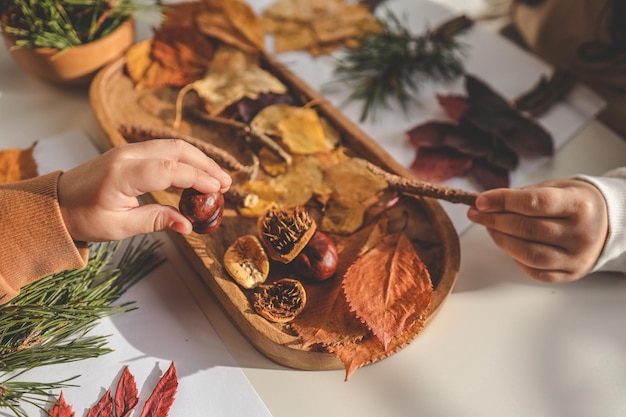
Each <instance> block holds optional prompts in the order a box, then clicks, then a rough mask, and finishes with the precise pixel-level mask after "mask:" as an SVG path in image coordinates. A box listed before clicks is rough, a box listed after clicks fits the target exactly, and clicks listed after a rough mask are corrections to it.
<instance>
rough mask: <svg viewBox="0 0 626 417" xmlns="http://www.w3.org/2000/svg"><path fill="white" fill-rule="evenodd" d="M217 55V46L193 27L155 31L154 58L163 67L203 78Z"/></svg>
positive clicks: (176, 27) (175, 27)
mask: <svg viewBox="0 0 626 417" xmlns="http://www.w3.org/2000/svg"><path fill="white" fill-rule="evenodd" d="M214 54H215V46H214V45H213V43H212V42H211V41H210V40H209V39H207V38H206V37H204V36H203V35H202V34H201V33H199V32H198V31H197V30H195V29H194V28H193V27H183V26H172V27H162V28H158V29H156V30H155V31H154V41H153V44H152V56H153V57H154V59H156V60H157V61H159V62H160V63H161V65H163V66H165V67H168V68H174V69H178V70H181V71H184V72H191V73H197V76H198V78H199V77H202V76H203V75H204V73H205V72H206V70H207V67H208V66H209V63H210V62H211V58H212V57H213V55H214Z"/></svg>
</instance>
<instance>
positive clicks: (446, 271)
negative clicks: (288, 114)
mask: <svg viewBox="0 0 626 417" xmlns="http://www.w3.org/2000/svg"><path fill="white" fill-rule="evenodd" d="M124 64H125V63H124V60H123V59H121V60H119V61H117V62H114V63H112V64H110V65H109V66H107V67H106V68H104V69H103V70H102V71H100V72H99V73H98V75H97V76H96V78H95V79H94V81H93V83H92V85H91V88H90V100H91V105H92V108H93V111H94V113H95V116H96V119H97V121H98V124H99V126H100V127H101V129H102V136H103V140H104V141H105V142H106V143H108V144H109V145H110V146H119V145H122V144H124V143H126V140H125V138H124V136H122V135H121V134H120V132H119V127H120V126H121V125H142V126H150V127H153V128H168V129H172V125H173V122H174V119H175V101H176V97H177V94H178V90H176V89H153V90H150V89H147V90H136V89H134V87H133V84H132V82H131V80H130V79H129V78H128V77H127V76H126V75H125V74H124ZM262 65H263V66H264V67H265V68H266V69H268V70H269V71H270V72H272V73H273V74H274V75H275V76H276V77H277V78H279V79H280V80H281V81H282V82H283V83H284V84H285V85H286V86H287V87H288V88H289V89H290V92H291V93H292V95H295V96H297V97H298V98H299V99H300V100H301V101H302V102H303V103H308V102H311V101H314V102H315V103H316V109H317V110H318V112H319V114H320V115H321V116H323V117H325V118H327V119H328V120H329V121H330V122H331V124H332V125H333V126H334V127H335V128H336V129H337V130H338V132H339V133H340V135H341V138H342V143H343V145H345V146H346V147H347V148H348V149H349V150H350V151H351V153H353V154H354V155H355V156H358V157H361V158H364V159H367V160H369V161H371V162H374V163H376V164H378V165H379V166H381V167H383V168H385V169H387V170H389V171H391V172H394V173H397V174H400V175H405V176H411V174H410V173H409V172H408V171H407V170H406V169H405V168H403V167H402V166H400V165H399V164H398V163H397V162H395V161H394V160H393V159H392V158H391V157H390V156H389V155H388V154H387V153H386V152H385V151H384V150H383V149H382V148H381V147H380V146H378V145H377V144H376V143H375V142H374V141H373V140H372V139H370V138H369V137H367V136H366V135H365V134H364V133H363V132H362V131H361V130H360V129H359V128H358V127H357V126H355V125H354V124H353V123H351V122H350V121H349V120H348V119H347V118H346V117H345V116H343V115H342V114H341V112H340V111H339V110H338V109H337V108H335V107H334V106H332V105H331V104H330V103H328V102H327V101H326V100H325V99H324V98H323V97H322V96H321V95H320V94H319V93H318V92H316V91H314V90H312V89H311V88H310V87H309V86H307V85H306V84H305V83H303V82H302V81H301V80H300V79H299V78H298V77H297V76H296V75H295V74H293V73H291V72H290V71H288V70H287V69H286V68H285V67H284V66H282V65H281V64H280V63H278V62H277V61H275V60H274V59H273V58H271V57H269V56H266V57H264V58H263V63H262ZM178 131H179V132H180V133H181V135H192V136H194V137H196V138H201V139H203V140H205V141H207V142H210V143H212V144H215V145H217V146H219V147H222V148H224V149H226V150H228V151H229V152H230V153H231V154H233V155H234V156H236V157H237V158H238V159H239V160H240V161H241V162H242V163H249V161H250V155H249V151H247V147H246V145H245V143H244V141H242V140H238V139H236V138H235V137H234V135H233V132H232V131H230V132H229V131H226V130H224V129H220V128H216V127H214V126H208V125H207V124H206V123H203V122H201V121H199V120H198V119H194V118H191V117H185V118H184V119H183V123H182V125H181V126H180V127H179V129H178ZM150 197H151V198H152V199H153V200H154V201H156V202H159V203H162V204H168V205H172V206H175V207H177V206H178V200H179V197H180V191H179V190H173V189H172V190H167V191H163V192H155V193H152V194H151V196H150ZM397 210H398V213H399V215H402V216H405V217H406V215H407V214H406V213H409V214H408V217H409V218H408V222H407V224H408V225H409V226H408V227H407V229H408V230H409V232H407V236H408V237H409V239H410V240H411V241H412V242H413V244H414V246H415V249H416V251H417V253H418V254H419V256H420V257H421V258H422V260H423V261H424V263H425V264H426V266H427V267H428V270H429V272H430V275H431V279H432V281H433V285H434V288H435V292H434V298H433V301H432V303H431V309H430V311H429V313H428V318H427V320H426V324H427V325H428V324H430V323H431V322H432V321H433V318H434V317H435V315H436V313H437V312H438V311H439V310H440V308H441V307H442V305H443V304H444V301H445V300H446V298H447V297H448V295H449V293H450V291H451V290H452V288H453V286H454V283H455V281H456V278H457V274H458V269H459V264H460V254H459V240H458V235H457V233H456V231H455V229H454V227H453V226H452V223H451V222H450V219H449V218H448V216H447V214H446V213H445V212H444V210H443V209H442V207H441V206H440V205H439V203H438V201H436V200H433V199H429V198H409V199H406V201H405V202H404V203H403V205H402V206H400V207H398V208H397ZM255 227H256V220H255V219H247V218H242V217H241V216H239V215H238V214H237V212H236V210H233V209H228V208H227V210H225V214H224V220H223V222H222V224H221V226H220V228H219V229H218V231H217V232H215V233H213V234H210V235H198V234H195V233H192V234H191V235H188V236H181V235H178V234H172V238H173V240H174V242H175V243H176V244H177V246H178V247H179V249H180V250H181V252H182V253H183V254H184V256H185V257H186V258H187V259H188V261H189V262H190V264H191V265H192V266H193V267H194V268H195V270H196V271H197V272H198V273H199V275H200V276H201V277H202V279H203V280H204V282H205V283H206V284H207V286H208V288H209V289H210V290H211V291H212V292H213V294H214V295H215V297H216V298H217V300H218V301H219V302H220V303H221V306H222V307H223V309H224V310H225V312H226V314H227V315H228V316H229V317H230V318H231V320H232V322H233V323H234V324H235V325H236V326H237V328H238V329H239V330H240V331H241V333H242V334H243V335H244V336H245V337H246V338H247V339H248V340H249V341H250V342H251V343H252V344H253V345H254V346H255V347H256V348H257V349H258V350H259V351H260V352H262V353H263V354H264V355H266V356H267V357H269V358H270V359H272V360H273V361H275V362H277V363H279V364H282V365H285V366H288V367H293V368H298V369H305V370H324V369H341V368H343V367H344V366H343V364H342V362H341V361H340V360H339V359H338V358H337V357H336V356H335V355H333V354H330V353H327V352H320V351H313V350H309V349H308V348H303V347H302V346H301V343H300V342H299V340H298V338H297V337H296V336H294V334H293V333H292V332H290V331H289V329H288V327H287V326H285V325H280V324H275V323H271V322H268V321H267V320H265V319H264V318H262V317H261V316H259V315H258V314H256V313H255V312H254V311H253V310H252V309H251V306H250V302H249V299H248V295H247V294H246V293H244V290H242V288H240V287H239V286H238V285H237V284H236V283H235V282H234V281H233V280H232V279H231V278H230V277H229V276H228V274H227V273H226V271H225V269H224V268H223V266H222V264H221V259H222V258H223V254H224V252H225V251H226V248H227V247H228V246H229V245H230V244H231V243H232V242H233V241H234V240H235V239H236V238H237V237H238V236H241V235H243V234H255V233H256V232H255ZM271 278H272V277H271V276H270V279H271ZM311 285H317V284H306V283H305V288H306V289H307V294H309V290H311V293H312V294H315V293H318V294H319V292H320V291H321V290H320V287H319V286H318V287H317V288H313V287H312V286H311ZM310 304H312V303H311V299H310V297H307V308H309V307H308V306H309V305H310Z"/></svg>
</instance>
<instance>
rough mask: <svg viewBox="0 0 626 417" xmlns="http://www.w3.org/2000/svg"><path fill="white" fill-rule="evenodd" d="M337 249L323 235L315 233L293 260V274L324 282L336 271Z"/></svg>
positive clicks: (337, 262)
mask: <svg viewBox="0 0 626 417" xmlns="http://www.w3.org/2000/svg"><path fill="white" fill-rule="evenodd" d="M338 264H339V256H338V255H337V247H336V246H335V244H334V243H333V241H332V240H331V239H330V238H329V237H328V236H327V235H325V234H324V233H322V232H320V231H317V232H315V234H314V235H313V237H312V238H311V240H309V243H308V244H307V245H306V246H305V247H304V249H302V251H301V252H300V254H298V256H296V259H294V260H293V267H294V269H295V272H296V273H297V274H298V275H299V276H301V277H303V278H306V279H309V280H312V281H324V280H327V279H328V278H330V277H332V276H333V274H334V273H335V271H336V270H337V265H338Z"/></svg>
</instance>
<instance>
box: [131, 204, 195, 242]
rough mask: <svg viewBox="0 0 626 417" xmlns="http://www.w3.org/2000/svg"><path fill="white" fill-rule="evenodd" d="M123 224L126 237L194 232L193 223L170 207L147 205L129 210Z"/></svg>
mask: <svg viewBox="0 0 626 417" xmlns="http://www.w3.org/2000/svg"><path fill="white" fill-rule="evenodd" d="M125 220H126V221H125V222H123V227H122V230H123V233H124V234H125V235H126V236H134V235H138V234H146V233H153V232H161V231H165V230H172V231H175V232H178V233H181V234H189V233H191V231H192V225H191V222H190V221H189V220H188V219H187V218H185V216H183V215H182V214H181V213H180V212H179V211H178V210H176V209H175V208H173V207H170V206H163V205H159V204H146V205H143V206H139V207H136V208H134V209H132V210H129V211H128V212H127V213H126V219H125Z"/></svg>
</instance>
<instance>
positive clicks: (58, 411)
mask: <svg viewBox="0 0 626 417" xmlns="http://www.w3.org/2000/svg"><path fill="white" fill-rule="evenodd" d="M48 415H49V416H50V417H74V416H75V413H74V411H73V410H72V406H71V405H68V404H67V403H66V402H65V398H64V397H63V391H61V393H60V394H59V399H58V400H57V401H56V403H55V404H54V406H53V407H52V408H51V409H50V410H48Z"/></svg>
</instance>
